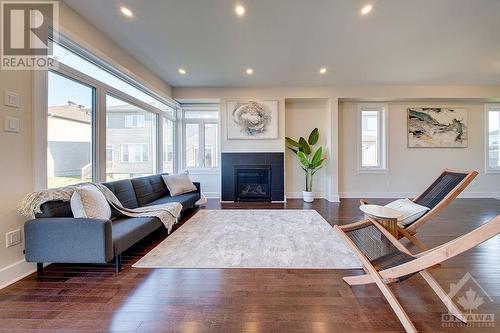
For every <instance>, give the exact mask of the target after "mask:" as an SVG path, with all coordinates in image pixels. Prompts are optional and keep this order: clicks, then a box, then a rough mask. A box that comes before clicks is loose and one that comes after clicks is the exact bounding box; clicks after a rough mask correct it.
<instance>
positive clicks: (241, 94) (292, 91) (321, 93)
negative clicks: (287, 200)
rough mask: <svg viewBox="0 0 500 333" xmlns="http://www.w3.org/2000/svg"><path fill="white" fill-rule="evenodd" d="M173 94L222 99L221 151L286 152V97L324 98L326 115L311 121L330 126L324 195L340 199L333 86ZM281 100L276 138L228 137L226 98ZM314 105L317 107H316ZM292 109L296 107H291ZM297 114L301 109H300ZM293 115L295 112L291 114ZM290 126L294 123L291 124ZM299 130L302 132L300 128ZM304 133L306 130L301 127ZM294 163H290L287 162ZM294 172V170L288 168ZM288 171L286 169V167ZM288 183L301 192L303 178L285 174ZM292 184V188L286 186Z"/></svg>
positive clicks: (326, 137)
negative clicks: (294, 178)
mask: <svg viewBox="0 0 500 333" xmlns="http://www.w3.org/2000/svg"><path fill="white" fill-rule="evenodd" d="M173 97H174V98H175V99H220V101H221V102H220V103H221V151H222V152H284V151H285V135H288V133H286V129H285V125H286V117H287V115H286V105H285V104H286V101H287V100H288V101H289V102H298V101H302V102H304V101H307V100H309V101H311V100H322V101H323V104H324V105H325V107H324V108H325V112H324V114H325V117H321V119H316V120H314V118H311V120H312V122H311V124H316V123H320V122H321V123H322V124H323V125H324V126H325V128H328V130H326V131H325V132H324V133H323V134H324V135H323V138H324V140H325V147H324V148H325V150H324V153H325V154H326V155H327V156H328V160H327V162H326V164H325V168H324V170H323V171H322V172H323V174H324V175H327V176H326V177H325V178H324V184H325V185H324V196H325V197H326V198H328V199H329V200H332V201H336V200H338V190H337V189H338V185H337V172H334V170H337V156H338V153H337V145H338V143H337V135H336V134H335V133H336V130H331V129H336V128H337V127H338V125H337V118H338V117H337V104H338V103H337V97H336V96H335V94H334V93H333V92H332V88H331V87H272V88H173ZM248 99H257V100H278V101H279V133H278V139H273V140H228V139H227V134H226V121H227V114H226V101H228V100H248ZM313 109H314V108H313ZM292 112H293V111H292ZM297 115H298V113H297ZM292 117H293V116H292ZM290 126H291V127H294V126H295V125H292V124H290ZM296 133H299V131H297V132H296ZM300 133H302V135H308V133H307V134H304V133H303V132H302V131H300ZM287 164H291V163H287ZM288 171H290V172H294V171H293V170H288ZM285 172H287V170H285ZM285 177H286V181H285V183H286V185H285V193H287V192H289V194H292V195H293V196H295V195H296V192H301V191H302V187H303V186H301V185H300V184H301V180H300V179H301V178H303V176H302V177H296V178H297V184H295V182H294V181H292V182H288V175H286V174H285ZM288 185H290V186H292V187H291V191H288V189H287V186H288Z"/></svg>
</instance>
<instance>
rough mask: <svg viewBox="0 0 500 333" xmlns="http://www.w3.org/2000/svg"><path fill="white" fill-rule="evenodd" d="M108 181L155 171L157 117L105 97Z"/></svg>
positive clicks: (116, 99) (128, 104)
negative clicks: (108, 152) (109, 153)
mask: <svg viewBox="0 0 500 333" xmlns="http://www.w3.org/2000/svg"><path fill="white" fill-rule="evenodd" d="M106 115H107V117H106V119H107V123H106V145H107V147H110V148H111V150H112V158H111V161H110V162H106V180H108V181H111V180H117V179H124V178H134V177H138V176H145V175H151V174H153V173H155V172H156V167H155V166H156V162H155V161H156V160H155V152H156V150H157V149H156V118H157V116H156V114H154V113H151V112H147V111H145V110H142V109H140V108H139V107H137V106H134V105H132V104H130V103H127V102H125V101H122V100H120V99H118V98H115V97H112V96H109V95H108V96H106Z"/></svg>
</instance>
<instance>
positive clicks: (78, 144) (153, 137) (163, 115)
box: [47, 43, 175, 188]
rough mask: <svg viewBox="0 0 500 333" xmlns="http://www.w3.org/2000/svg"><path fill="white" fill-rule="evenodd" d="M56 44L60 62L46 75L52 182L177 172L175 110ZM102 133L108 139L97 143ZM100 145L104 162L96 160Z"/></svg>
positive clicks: (52, 184) (56, 184) (60, 183)
mask: <svg viewBox="0 0 500 333" xmlns="http://www.w3.org/2000/svg"><path fill="white" fill-rule="evenodd" d="M54 48H55V55H56V57H57V60H58V61H59V63H60V66H59V69H58V70H57V71H49V72H48V79H47V101H48V104H47V115H48V119H47V186H48V187H49V188H54V187H60V186H65V185H70V184H76V183H80V182H87V181H96V180H101V181H102V180H103V179H101V177H102V176H101V177H99V175H103V174H104V173H105V175H106V178H105V179H106V180H107V181H111V180H117V179H125V178H133V177H140V176H144V175H151V174H154V173H157V172H160V171H162V170H158V169H161V168H163V171H165V172H173V171H174V166H175V154H174V142H175V140H174V128H175V126H174V124H175V111H174V108H173V107H171V106H169V105H167V104H166V103H165V102H163V101H161V100H159V99H158V98H155V97H153V95H149V94H147V93H146V92H144V91H142V90H140V89H139V88H137V87H135V86H133V85H131V84H130V83H128V82H126V81H125V80H124V79H122V78H120V77H117V76H116V75H114V74H113V73H112V72H109V71H107V70H105V69H103V68H101V67H99V66H98V65H96V64H95V63H94V62H91V61H89V60H87V59H85V58H84V57H82V56H80V55H79V54H76V53H74V52H73V51H70V50H69V49H67V48H65V47H63V46H61V45H59V44H57V43H54ZM108 67H109V66H108ZM117 75H118V74H117ZM102 98H104V99H105V105H103V106H102V107H103V109H100V107H101V106H100V105H99V103H98V102H97V101H99V100H102ZM102 112H104V113H105V119H106V121H105V123H103V122H102V123H101V122H100V121H99V119H101V118H100V115H101V114H102ZM158 124H161V125H162V126H158ZM104 127H105V128H104ZM102 131H105V138H106V140H105V142H102V141H101V142H98V140H101V139H99V138H100V136H97V135H96V133H100V132H102ZM159 131H161V133H159ZM160 134H161V135H160ZM158 137H162V138H163V142H162V144H161V145H159V144H158ZM99 147H102V148H101V149H102V150H104V149H105V155H104V152H103V156H105V161H102V162H99V163H98V164H96V163H97V162H96V161H98V159H97V158H96V156H101V155H100V154H99V151H98V150H99ZM159 154H162V155H163V156H162V157H163V158H162V160H160V161H158V159H157V157H158V156H159ZM99 170H101V171H99Z"/></svg>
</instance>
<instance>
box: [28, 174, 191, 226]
mask: <svg viewBox="0 0 500 333" xmlns="http://www.w3.org/2000/svg"><path fill="white" fill-rule="evenodd" d="M87 184H90V185H93V186H95V187H97V188H98V189H99V190H100V191H101V192H102V194H104V197H105V198H106V200H107V201H108V203H109V205H110V206H111V208H113V209H115V210H116V211H117V212H118V213H120V214H121V215H123V216H127V217H157V218H158V219H159V220H160V221H161V222H162V223H163V225H165V227H166V228H167V230H168V232H170V231H171V230H172V226H173V225H174V224H175V223H177V220H178V218H179V215H180V213H181V210H182V205H181V204H180V203H178V202H171V203H165V204H162V205H155V206H147V207H138V208H133V209H131V208H127V207H123V206H122V204H121V202H120V200H118V198H117V197H116V196H115V194H114V193H113V192H111V191H110V190H109V189H108V188H107V187H106V186H104V185H102V184H96V183H85V184H80V185H74V186H65V187H61V188H56V189H49V190H42V191H36V192H32V193H30V194H28V195H26V197H24V199H23V201H22V202H21V203H20V205H19V213H21V214H22V215H23V216H25V217H27V218H32V219H33V218H35V214H37V213H42V211H41V209H40V207H41V206H42V205H43V204H44V203H46V202H48V201H54V200H61V201H66V202H68V201H70V200H71V196H72V195H73V192H75V190H76V189H77V188H78V187H79V186H81V185H87Z"/></svg>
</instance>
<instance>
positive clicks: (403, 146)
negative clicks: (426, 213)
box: [339, 101, 500, 198]
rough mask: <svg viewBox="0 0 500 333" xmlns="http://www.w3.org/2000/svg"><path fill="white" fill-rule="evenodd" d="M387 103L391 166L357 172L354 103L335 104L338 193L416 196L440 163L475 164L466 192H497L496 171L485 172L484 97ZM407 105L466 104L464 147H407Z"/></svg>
mask: <svg viewBox="0 0 500 333" xmlns="http://www.w3.org/2000/svg"><path fill="white" fill-rule="evenodd" d="M388 106H389V110H388V111H389V112H388V114H389V128H388V133H389V150H388V162H389V172H388V173H387V174H358V172H357V169H358V166H357V149H358V148H357V137H353V135H358V124H357V112H358V110H357V103H352V102H351V103H341V104H340V108H339V123H340V127H339V133H340V140H339V143H340V156H339V160H340V165H339V168H340V169H339V174H340V177H339V180H340V182H339V187H340V196H341V197H355V198H359V197H396V198H399V197H414V196H415V195H417V194H418V193H420V192H421V191H423V190H424V189H425V188H426V187H427V186H429V185H430V184H431V182H432V181H433V180H434V178H436V177H437V176H438V175H439V173H440V172H441V170H443V169H444V168H450V169H457V170H476V171H478V172H479V175H478V176H477V177H476V179H475V180H474V182H473V183H472V184H471V185H470V186H469V188H468V189H467V190H466V191H465V192H464V196H468V197H500V175H498V174H497V175H494V174H485V173H484V170H485V167H484V164H485V162H484V161H485V157H484V156H485V155H484V154H485V143H484V139H485V132H484V131H485V128H484V126H485V123H484V103H477V102H475V103H465V102H463V101H458V102H454V101H445V102H439V103H436V102H423V101H419V102H411V101H409V102H391V103H389V104H388ZM408 107H450V108H464V109H467V110H468V124H469V132H468V147H467V148H407V115H406V114H407V110H406V109H407V108H408Z"/></svg>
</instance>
